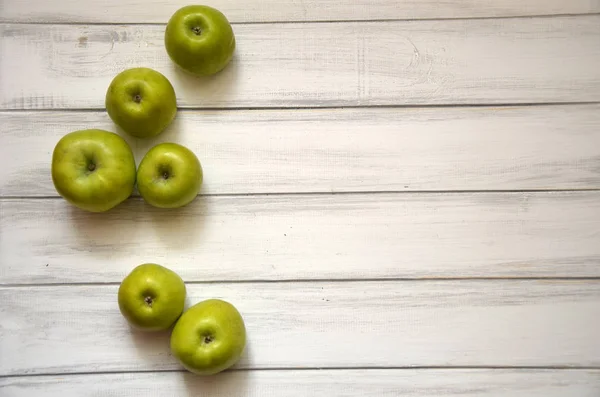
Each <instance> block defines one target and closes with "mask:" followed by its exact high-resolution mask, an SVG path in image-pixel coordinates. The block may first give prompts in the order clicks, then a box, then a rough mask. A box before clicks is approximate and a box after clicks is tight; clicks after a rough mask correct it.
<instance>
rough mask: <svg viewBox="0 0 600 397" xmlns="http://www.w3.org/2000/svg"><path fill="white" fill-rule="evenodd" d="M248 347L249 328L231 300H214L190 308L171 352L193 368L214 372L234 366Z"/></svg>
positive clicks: (179, 323) (178, 327)
mask: <svg viewBox="0 0 600 397" xmlns="http://www.w3.org/2000/svg"><path fill="white" fill-rule="evenodd" d="M245 346H246V327H245V325H244V320H243V319H242V316H241V315H240V313H239V312H238V311H237V309H236V308H235V307H234V306H233V305H232V304H231V303H228V302H225V301H222V300H219V299H210V300H207V301H204V302H200V303H198V304H196V305H194V306H192V307H191V308H190V309H188V310H187V311H186V312H185V313H183V315H182V316H181V317H180V318H179V321H177V324H175V327H174V328H173V333H172V334H171V352H172V353H173V355H174V356H175V358H177V359H178V360H179V362H180V363H181V364H182V365H183V366H184V367H185V368H186V369H187V370H189V371H191V372H194V373H197V374H200V375H213V374H216V373H218V372H221V371H224V370H226V369H227V368H229V367H231V366H232V365H234V364H235V363H236V362H237V361H238V360H239V359H240V356H241V355H242V352H243V351H244V348H245Z"/></svg>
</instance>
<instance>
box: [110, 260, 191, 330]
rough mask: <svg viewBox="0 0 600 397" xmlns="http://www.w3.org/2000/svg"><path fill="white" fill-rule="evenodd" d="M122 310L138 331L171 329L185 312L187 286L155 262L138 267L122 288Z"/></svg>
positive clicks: (120, 303) (120, 294)
mask: <svg viewBox="0 0 600 397" xmlns="http://www.w3.org/2000/svg"><path fill="white" fill-rule="evenodd" d="M118 300H119V309H120V310H121V313H122V314H123V316H124V317H125V318H126V319H127V321H128V322H129V323H130V324H131V325H132V326H134V327H135V328H138V329H142V330H147V331H160V330H165V329H167V328H169V327H170V326H171V325H173V323H175V321H177V319H178V318H179V316H181V313H182V312H183V306H184V304H185V284H184V282H183V280H182V279H181V277H179V275H177V273H175V272H174V271H172V270H170V269H167V268H166V267H164V266H161V265H157V264H154V263H145V264H143V265H139V266H137V267H136V268H135V269H133V270H132V271H131V273H129V274H128V275H127V277H125V279H123V282H122V283H121V286H120V287H119V299H118Z"/></svg>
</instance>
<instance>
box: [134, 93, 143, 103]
mask: <svg viewBox="0 0 600 397" xmlns="http://www.w3.org/2000/svg"><path fill="white" fill-rule="evenodd" d="M133 101H134V102H135V103H140V102H142V96H141V95H140V94H136V95H134V96H133Z"/></svg>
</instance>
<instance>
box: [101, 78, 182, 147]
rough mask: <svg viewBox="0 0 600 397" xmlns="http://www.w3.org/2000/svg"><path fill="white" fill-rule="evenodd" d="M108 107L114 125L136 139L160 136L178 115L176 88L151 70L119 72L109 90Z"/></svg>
mask: <svg viewBox="0 0 600 397" xmlns="http://www.w3.org/2000/svg"><path fill="white" fill-rule="evenodd" d="M105 104H106V110H107V112H108V115H109V116H110V118H111V119H112V120H113V121H114V123H115V124H116V125H118V126H119V127H121V128H122V129H123V131H125V132H126V133H128V134H130V135H133V136H135V137H137V138H149V137H153V136H155V135H158V134H160V133H161V132H162V131H163V130H164V129H165V128H167V126H168V125H169V124H171V122H172V121H173V119H174V118H175V115H176V113H177V101H176V99H175V90H174V89H173V86H172V85H171V83H170V82H169V80H168V79H167V78H166V77H165V76H163V75H162V74H160V73H159V72H157V71H156V70H152V69H148V68H133V69H127V70H125V71H123V72H121V73H119V74H118V75H117V76H116V77H115V78H114V79H113V81H112V82H111V83H110V86H109V87H108V91H107V92H106V101H105Z"/></svg>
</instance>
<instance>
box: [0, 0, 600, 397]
mask: <svg viewBox="0 0 600 397" xmlns="http://www.w3.org/2000/svg"><path fill="white" fill-rule="evenodd" d="M187 4H188V3H187V2H185V1H184V0H172V1H162V0H146V1H141V0H103V1H92V0H62V1H60V2H59V1H48V0H2V1H0V22H1V24H0V31H1V36H2V37H1V41H0V56H1V58H0V109H1V110H0V162H1V166H0V190H1V194H0V196H1V198H0V284H1V285H0V396H2V397H31V396H35V397H50V396H52V397H70V396H73V397H80V396H111V397H125V396H144V397H159V396H160V397H165V396H173V397H175V396H176V397H188V396H213V397H216V396H218V397H225V396H227V397H242V396H252V397H263V396H274V397H275V396H277V397H300V396H327V397H330V396H345V397H362V396H373V397H375V396H377V397H380V396H415V397H416V396H420V397H423V396H431V397H433V396H454V397H467V396H468V397H474V396H482V397H492V396H493V397H500V396H516V397H563V396H564V397H598V396H600V0H569V1H566V0H446V1H439V0H246V1H241V0H229V1H226V0H211V1H210V2H208V3H207V4H210V5H213V6H215V7H217V8H219V9H220V10H222V11H223V12H224V13H225V14H226V15H227V16H228V17H229V19H230V20H231V21H232V22H234V23H235V25H234V30H235V33H236V37H237V42H238V47H237V51H236V57H235V58H234V60H233V62H232V63H231V64H230V66H229V67H228V68H227V69H226V70H225V71H224V72H222V73H221V74H219V75H217V76H215V77H212V78H206V79H200V80H197V79H193V78H190V77H188V76H186V75H184V74H182V73H180V72H179V71H178V70H176V69H175V67H174V66H173V65H172V63H171V62H170V61H169V60H168V57H167V55H166V52H165V50H164V46H163V41H162V37H163V31H164V24H165V22H166V21H167V20H168V18H169V17H170V15H171V14H172V13H173V12H174V11H175V10H176V9H178V8H179V7H181V6H183V5H187ZM134 66H147V67H151V68H154V69H156V70H158V71H160V72H162V73H164V74H165V75H166V76H167V77H168V78H169V79H170V80H171V82H172V83H173V85H174V86H175V89H176V91H177V95H178V102H179V105H180V107H181V110H180V112H179V114H178V116H177V120H176V122H175V123H174V125H173V126H172V127H171V128H170V129H169V130H168V131H167V132H165V133H164V134H163V135H161V136H159V137H158V138H156V139H154V140H151V141H142V140H135V139H132V138H127V139H128V140H129V142H130V144H131V145H132V147H133V148H134V151H135V154H136V158H137V160H138V161H139V159H140V158H141V156H143V154H144V153H145V151H146V150H147V149H148V148H149V147H151V146H153V145H154V144H156V143H157V142H162V141H173V140H175V141H177V142H179V143H181V144H184V145H186V146H188V147H190V148H191V149H193V150H194V151H195V152H196V153H197V154H198V156H199V158H200V160H201V162H202V164H203V167H204V170H205V185H204V187H203V190H202V196H201V197H199V198H198V200H196V201H195V202H194V203H193V204H192V205H190V206H188V207H185V208H183V209H182V210H179V211H161V210H157V209H153V208H151V207H149V206H148V205H145V204H144V203H143V202H142V201H141V200H140V199H139V198H137V197H134V198H131V199H130V200H128V201H127V202H126V203H125V204H123V205H121V206H120V207H118V208H117V209H115V210H113V211H111V212H108V213H105V214H88V213H84V212H82V211H79V210H76V209H74V208H72V207H71V206H69V205H68V204H66V203H65V202H64V201H63V200H62V199H60V198H59V197H57V193H56V191H55V190H54V188H53V186H52V182H51V179H50V160H51V152H52V150H53V148H54V145H55V144H56V142H57V141H58V139H59V138H60V137H61V136H63V135H64V134H66V133H68V132H70V131H73V130H76V129H84V128H103V129H108V130H111V131H117V130H116V128H115V126H114V125H113V124H112V122H111V121H110V119H109V118H108V116H107V115H106V113H105V111H104V109H103V106H104V94H105V91H106V88H107V86H108V84H109V82H110V81H111V79H112V78H113V77H114V76H115V75H116V74H117V73H118V72H120V71H121V70H123V69H125V68H128V67H134ZM143 262H157V263H161V264H163V265H166V266H168V267H170V268H172V269H174V270H176V271H177V272H179V273H180V274H181V275H182V277H183V278H184V279H185V281H186V282H187V283H188V290H189V295H190V299H189V301H190V303H194V302H196V301H199V300H202V299H205V298H211V297H220V298H224V299H227V300H229V301H231V302H232V303H234V304H235V305H236V306H237V307H238V308H239V309H240V311H241V312H242V314H243V316H244V318H245V320H246V324H247V328H248V335H249V346H248V349H247V351H246V353H245V355H244V357H243V358H242V360H241V361H240V362H239V364H238V365H237V366H236V368H235V369H234V370H231V371H227V372H226V373H224V374H222V375H219V376H216V377H212V378H201V377H198V376H195V375H191V374H188V373H186V372H185V371H183V370H182V369H181V367H180V366H179V365H177V363H176V362H175V360H174V359H173V357H172V356H171V355H170V352H169V349H168V336H169V335H168V334H143V333H138V332H132V331H131V330H130V329H129V328H128V326H127V325H126V323H125V320H124V319H123V318H122V316H121V315H120V313H119V310H118V307H117V303H116V291H117V288H118V285H119V283H120V281H121V280H122V278H123V277H124V276H125V275H126V274H127V273H128V272H129V271H130V270H131V269H132V268H133V267H134V266H135V265H137V264H140V263H143Z"/></svg>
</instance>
